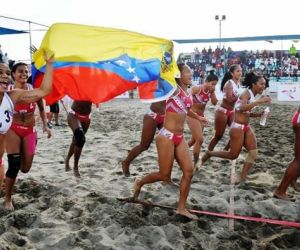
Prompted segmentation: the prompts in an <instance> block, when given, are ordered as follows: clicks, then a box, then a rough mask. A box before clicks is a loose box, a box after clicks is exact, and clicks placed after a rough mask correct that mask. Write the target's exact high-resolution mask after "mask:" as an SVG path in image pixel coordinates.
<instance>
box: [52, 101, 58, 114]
mask: <svg viewBox="0 0 300 250" xmlns="http://www.w3.org/2000/svg"><path fill="white" fill-rule="evenodd" d="M50 112H51V113H54V114H58V113H59V104H58V102H56V103H53V104H52V105H50Z"/></svg>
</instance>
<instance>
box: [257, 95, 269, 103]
mask: <svg viewBox="0 0 300 250" xmlns="http://www.w3.org/2000/svg"><path fill="white" fill-rule="evenodd" d="M258 102H259V104H264V103H271V102H272V98H271V97H269V96H262V97H261V98H259V99H258Z"/></svg>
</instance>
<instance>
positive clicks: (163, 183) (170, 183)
mask: <svg viewBox="0 0 300 250" xmlns="http://www.w3.org/2000/svg"><path fill="white" fill-rule="evenodd" d="M161 184H162V185H170V186H172V187H179V185H178V184H177V183H175V182H173V181H172V180H167V181H162V182H161Z"/></svg>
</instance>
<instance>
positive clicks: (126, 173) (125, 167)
mask: <svg viewBox="0 0 300 250" xmlns="http://www.w3.org/2000/svg"><path fill="white" fill-rule="evenodd" d="M122 171H123V174H124V176H126V177H129V176H130V172H129V165H128V164H126V163H125V161H122Z"/></svg>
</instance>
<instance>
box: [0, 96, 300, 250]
mask: <svg viewBox="0 0 300 250" xmlns="http://www.w3.org/2000/svg"><path fill="white" fill-rule="evenodd" d="M147 108H148V105H147V104H143V103H141V102H140V101H139V100H136V99H134V100H126V99H125V100H124V99H117V100H114V101H111V102H108V103H105V104H103V105H102V106H101V108H100V109H99V110H96V109H95V110H93V113H92V123H91V127H90V129H89V131H88V133H87V136H86V138H87V142H86V145H85V147H84V150H83V153H82V156H81V159H80V170H81V175H82V177H81V178H80V179H78V178H75V177H74V176H73V173H72V172H65V171H64V164H63V161H64V156H65V155H66V153H67V149H68V146H69V143H70V141H71V138H72V133H71V130H70V129H69V128H68V126H67V125H66V114H65V112H64V111H62V112H64V113H61V122H62V126H60V127H53V138H51V139H49V140H48V139H47V138H46V135H43V134H42V133H41V129H40V126H39V127H38V131H39V142H38V146H37V152H36V156H35V159H34V162H33V166H32V169H31V171H30V173H29V174H26V175H24V174H20V175H19V178H18V181H17V184H16V188H15V191H14V195H13V199H14V204H15V208H16V209H15V211H13V212H8V211H5V210H4V208H3V200H4V198H3V197H2V198H1V206H0V249H300V229H295V228H288V227H282V226H277V225H271V224H265V223H256V222H249V221H237V220H235V221H234V222H233V225H234V230H230V228H229V221H228V219H221V218H217V217H213V216H199V220H198V221H190V222H187V221H184V220H182V219H181V218H178V217H177V216H176V215H175V214H174V213H173V212H172V211H168V210H163V209H160V208H153V209H143V207H142V206H141V205H137V204H129V203H122V202H120V201H118V200H117V199H116V198H118V197H128V196H130V195H131V192H132V187H133V183H134V180H135V178H136V177H139V176H143V175H145V174H147V173H148V172H150V171H155V170H156V169H157V155H156V148H155V144H152V145H151V147H150V148H149V150H148V151H146V152H144V153H143V154H142V155H140V156H139V157H138V158H137V159H136V160H135V161H134V162H133V163H132V166H131V173H132V175H131V177H129V178H127V177H124V176H123V175H122V172H121V166H120V161H121V160H122V159H124V157H126V155H127V150H129V149H131V148H132V147H133V146H135V145H136V144H137V143H138V142H139V140H140V134H141V123H142V118H143V113H144V112H145V110H146V109H147ZM295 109H296V107H295V106H293V105H282V104H280V105H279V104H272V105H271V114H272V116H271V117H269V119H268V121H267V125H266V126H265V127H261V126H260V125H259V121H258V120H253V121H252V123H251V124H252V126H253V128H255V131H256V135H257V141H258V147H259V156H258V158H257V161H256V165H255V167H254V168H253V170H252V171H251V173H250V175H249V178H248V181H247V183H246V184H243V185H239V186H234V187H233V189H232V186H231V185H230V168H231V161H229V160H222V159H217V158H213V159H211V160H209V161H208V162H207V163H206V164H205V165H204V166H203V167H202V168H201V170H200V171H198V172H196V174H195V176H194V178H193V182H192V186H191V192H190V195H189V197H188V205H189V207H190V208H194V209H199V210H205V211H213V212H220V213H227V212H228V210H229V207H230V194H233V197H234V213H235V214H238V215H247V216H255V217H264V218H270V219H279V220H290V221H298V222H299V221H300V194H299V193H296V192H295V191H293V189H289V190H288V192H289V193H290V194H293V195H294V196H295V198H296V202H287V201H282V200H278V199H274V198H273V197H272V194H273V191H274V189H275V187H276V186H277V185H278V184H279V182H280V180H281V178H282V175H283V173H284V171H285V169H286V167H287V165H288V163H289V162H290V161H291V160H292V158H293V143H294V136H293V132H292V129H291V123H290V120H291V117H292V115H293V112H294V111H295ZM213 112H214V108H213V107H210V106H209V107H208V108H207V110H206V114H207V117H208V118H210V119H211V120H212V117H213ZM211 135H212V127H207V128H206V129H205V142H204V145H203V150H205V149H206V147H207V143H208V142H209V140H210V138H211ZM185 136H186V138H189V137H190V132H189V130H188V128H187V129H186V134H185ZM227 138H228V134H227V132H226V136H225V138H224V140H222V142H220V144H219V145H217V147H216V149H220V148H222V147H223V146H224V145H225V143H226V141H227ZM244 156H245V152H243V153H242V154H241V156H240V158H239V159H238V160H237V164H236V168H237V169H236V171H237V173H239V171H240V168H241V166H242V163H243V161H242V159H243V157H244ZM71 162H72V161H71ZM6 166H7V163H6ZM71 166H72V165H71ZM180 177H181V171H180V170H179V168H178V165H177V164H174V169H173V173H172V179H173V181H175V182H179V180H180ZM140 198H141V199H147V200H151V201H153V202H158V203H161V204H165V205H170V206H176V204H177V200H178V188H176V187H170V186H163V185H161V184H160V183H155V184H152V185H147V186H144V187H143V189H142V192H141V195H140Z"/></svg>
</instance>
